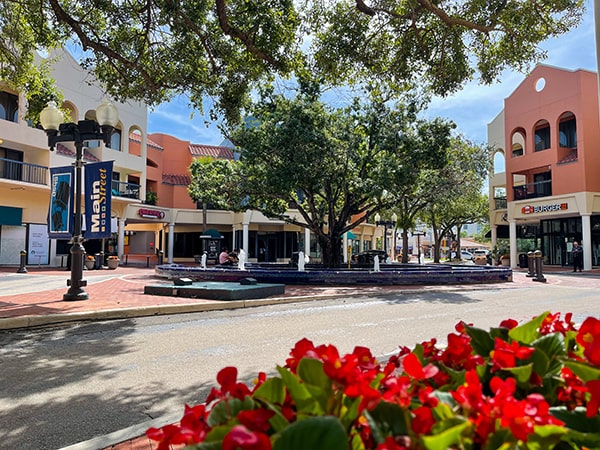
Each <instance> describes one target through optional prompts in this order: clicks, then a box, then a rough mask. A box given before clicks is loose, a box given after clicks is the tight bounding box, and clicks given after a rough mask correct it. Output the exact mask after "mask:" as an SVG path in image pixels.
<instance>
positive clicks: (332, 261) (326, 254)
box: [318, 235, 342, 268]
mask: <svg viewBox="0 0 600 450" xmlns="http://www.w3.org/2000/svg"><path fill="white" fill-rule="evenodd" d="M318 241H319V245H320V246H321V252H322V256H321V260H322V262H323V266H324V267H327V268H338V267H341V265H342V255H341V253H342V252H341V251H340V250H341V248H342V238H341V237H339V236H338V237H331V236H327V235H325V236H321V237H319V238H318Z"/></svg>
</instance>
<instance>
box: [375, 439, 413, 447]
mask: <svg viewBox="0 0 600 450" xmlns="http://www.w3.org/2000/svg"><path fill="white" fill-rule="evenodd" d="M408 448H409V447H407V446H405V445H400V444H398V443H397V442H396V440H395V439H394V438H393V437H392V436H388V437H386V438H385V442H384V443H383V444H379V445H378V446H377V447H376V448H375V450H407V449H408Z"/></svg>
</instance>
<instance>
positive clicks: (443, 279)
mask: <svg viewBox="0 0 600 450" xmlns="http://www.w3.org/2000/svg"><path fill="white" fill-rule="evenodd" d="M156 275H157V276H158V277H161V278H167V279H175V278H189V279H191V280H193V281H231V282H239V281H241V280H243V279H244V278H253V279H255V280H256V281H257V282H259V283H283V284H304V285H320V284H325V285H338V286H340V285H356V284H361V285H434V284H480V283H500V282H507V281H512V270H511V269H510V268H509V267H503V266H476V265H462V264H423V265H415V264H396V263H392V264H381V265H380V267H379V270H373V269H372V268H366V267H350V268H337V269H328V268H323V267H319V266H317V265H307V266H306V267H305V268H304V270H298V268H297V267H294V266H291V265H286V264H276V263H262V264H261V263H246V264H245V266H244V270H240V269H238V268H236V267H220V266H210V267H207V268H206V269H205V268H202V267H198V266H185V265H181V264H163V265H159V266H157V267H156Z"/></svg>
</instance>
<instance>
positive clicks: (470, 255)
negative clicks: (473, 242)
mask: <svg viewBox="0 0 600 450" xmlns="http://www.w3.org/2000/svg"><path fill="white" fill-rule="evenodd" d="M454 258H456V252H452V259H454ZM460 259H466V260H467V261H472V260H473V253H471V252H468V251H466V250H461V251H460Z"/></svg>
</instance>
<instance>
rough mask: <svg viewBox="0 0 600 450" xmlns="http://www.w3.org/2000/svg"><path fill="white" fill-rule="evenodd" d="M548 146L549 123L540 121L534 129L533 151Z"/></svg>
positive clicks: (544, 148)
mask: <svg viewBox="0 0 600 450" xmlns="http://www.w3.org/2000/svg"><path fill="white" fill-rule="evenodd" d="M548 148H550V124H548V122H546V121H545V120H544V121H541V122H539V123H538V125H537V127H536V130H535V151H536V152H539V151H540V150H546V149H548Z"/></svg>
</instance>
